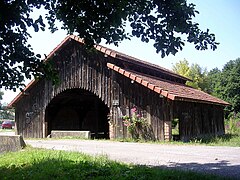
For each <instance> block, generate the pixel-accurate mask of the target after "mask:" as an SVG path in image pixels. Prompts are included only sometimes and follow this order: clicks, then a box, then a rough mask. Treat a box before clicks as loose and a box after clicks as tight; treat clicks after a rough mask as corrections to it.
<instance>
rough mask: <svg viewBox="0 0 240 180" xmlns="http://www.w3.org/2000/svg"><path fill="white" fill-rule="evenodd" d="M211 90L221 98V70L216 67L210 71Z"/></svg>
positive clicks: (210, 91) (211, 92)
mask: <svg viewBox="0 0 240 180" xmlns="http://www.w3.org/2000/svg"><path fill="white" fill-rule="evenodd" d="M207 76H208V80H209V90H208V92H209V93H210V94H212V95H214V96H217V97H219V98H221V95H220V93H221V79H222V78H221V71H220V70H219V69H218V68H214V69H212V70H210V71H209V72H208V75H207Z"/></svg>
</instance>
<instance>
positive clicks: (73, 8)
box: [0, 0, 218, 89]
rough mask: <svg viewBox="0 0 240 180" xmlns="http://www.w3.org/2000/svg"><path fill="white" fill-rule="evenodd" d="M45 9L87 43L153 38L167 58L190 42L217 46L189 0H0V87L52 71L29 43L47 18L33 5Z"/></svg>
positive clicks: (52, 22) (203, 46) (201, 47)
mask: <svg viewBox="0 0 240 180" xmlns="http://www.w3.org/2000/svg"><path fill="white" fill-rule="evenodd" d="M41 7H42V8H45V9H46V10H47V11H48V14H47V15H46V19H47V22H48V24H49V27H50V30H51V31H52V32H54V31H56V30H57V29H58V28H59V27H55V21H56V20H59V21H61V22H62V23H63V27H61V28H63V29H66V30H68V32H69V33H77V34H78V36H79V37H81V38H83V39H84V41H85V43H86V45H87V46H88V47H91V46H92V45H93V44H94V43H100V42H101V40H102V39H105V40H106V42H107V43H114V44H115V45H118V43H119V42H120V41H122V40H123V39H129V38H131V37H133V36H134V37H138V38H141V40H142V41H143V42H149V41H150V40H152V42H153V46H154V47H155V48H156V52H157V53H159V52H160V53H161V55H162V57H164V56H165V55H169V54H170V53H171V54H175V53H177V52H178V51H179V50H182V48H183V46H184V44H185V42H190V43H193V44H194V45H195V47H196V49H198V50H205V49H208V48H211V49H213V50H215V49H216V48H217V44H218V43H217V42H216V41H215V36H214V34H211V33H209V30H208V29H207V30H206V31H202V30H200V29H199V26H198V24H197V23H195V22H193V20H192V18H193V17H195V14H197V13H198V12H197V11H196V10H195V5H194V4H192V3H190V4H187V2H186V0H171V1H165V0H119V1H113V0H104V1H102V0H91V1H90V0H81V1H76V0H71V1H70V0H0V58H1V59H0V68H1V74H0V87H5V88H8V89H15V88H17V87H21V86H22V85H23V83H22V82H23V80H24V77H26V78H31V76H32V75H33V76H41V75H44V74H46V73H49V72H46V68H45V66H43V64H42V62H41V60H40V56H39V55H38V54H34V52H33V49H32V48H31V45H29V44H28V43H27V40H28V38H30V37H31V36H30V34H29V33H28V29H29V28H33V29H34V30H35V31H36V32H38V31H39V30H44V29H45V23H44V21H43V19H44V17H42V16H41V15H40V16H39V17H38V18H37V19H33V18H32V17H31V12H32V11H33V9H34V8H41ZM126 22H129V23H130V26H131V28H132V32H131V33H130V34H128V33H127V32H126V31H125V25H126ZM181 34H183V35H185V36H184V37H185V38H183V36H180V35H181Z"/></svg>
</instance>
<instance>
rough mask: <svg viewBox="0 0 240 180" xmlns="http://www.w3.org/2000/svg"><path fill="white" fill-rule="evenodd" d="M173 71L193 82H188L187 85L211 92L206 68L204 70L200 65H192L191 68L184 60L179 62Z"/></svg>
mask: <svg viewBox="0 0 240 180" xmlns="http://www.w3.org/2000/svg"><path fill="white" fill-rule="evenodd" d="M172 69H173V71H174V72H175V73H177V74H179V75H182V76H184V77H187V78H189V79H190V80H192V81H187V82H186V84H187V85H189V86H191V87H193V88H195V89H199V90H203V91H205V92H208V91H209V81H208V76H207V70H206V68H202V67H200V66H199V65H198V64H192V65H191V66H190V65H189V62H188V61H187V60H186V59H184V60H182V61H179V62H177V63H176V64H175V65H174V66H173V68H172Z"/></svg>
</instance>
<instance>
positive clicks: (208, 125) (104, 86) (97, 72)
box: [16, 41, 224, 140]
mask: <svg viewBox="0 0 240 180" xmlns="http://www.w3.org/2000/svg"><path fill="white" fill-rule="evenodd" d="M52 61H53V62H54V63H53V64H54V66H56V68H57V69H58V70H59V72H60V73H59V77H60V83H59V84H58V85H55V86H53V85H52V82H51V81H48V80H46V79H42V80H39V81H38V82H37V83H36V84H35V85H34V86H33V87H30V88H29V89H28V90H27V92H26V93H25V94H26V95H25V96H24V97H23V98H21V99H20V100H19V101H18V102H17V104H16V123H17V133H18V134H20V135H22V136H24V137H33V138H42V137H46V136H47V135H48V134H47V132H46V131H45V130H46V129H47V126H48V124H47V122H45V110H46V107H47V106H48V104H49V103H50V101H51V100H52V99H53V98H54V97H56V96H57V95H58V94H60V93H61V92H63V91H65V90H67V89H72V88H80V89H84V90H87V91H89V92H92V93H93V94H95V95H96V96H97V97H99V99H101V100H102V102H104V103H105V105H107V106H108V108H109V110H110V114H109V118H110V125H111V126H110V129H109V131H110V136H111V137H112V138H127V137H129V134H128V132H127V128H126V127H125V126H124V125H123V120H122V116H124V115H131V108H133V107H136V108H137V110H138V112H139V113H140V114H141V115H142V116H144V117H145V118H146V119H147V121H148V122H149V124H151V125H150V127H149V131H150V132H151V133H150V134H151V135H152V139H156V140H164V139H171V120H172V119H173V118H174V117H178V118H179V119H180V134H181V136H182V138H184V137H194V136H197V135H201V134H222V133H224V125H223V109H222V107H221V106H214V105H207V104H201V103H198V104H197V103H190V102H180V101H177V102H172V101H170V100H167V99H166V98H164V97H160V96H159V94H157V93H155V92H153V91H152V90H150V89H147V88H146V87H144V86H142V85H140V84H138V83H137V82H133V83H132V82H131V80H130V79H128V78H126V77H124V76H123V75H121V74H119V73H117V72H115V71H113V70H111V69H108V68H107V66H106V64H107V62H110V63H115V60H114V59H113V58H111V57H107V56H104V55H103V54H101V53H97V52H95V51H93V52H89V51H86V50H84V49H83V48H82V47H81V46H79V44H78V43H76V42H74V41H70V42H69V44H68V45H66V47H63V48H62V50H60V51H58V53H56V54H55V55H54V57H53V58H52ZM169 128H170V130H169ZM167 136H168V137H167Z"/></svg>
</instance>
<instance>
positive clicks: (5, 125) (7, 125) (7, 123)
mask: <svg viewBox="0 0 240 180" xmlns="http://www.w3.org/2000/svg"><path fill="white" fill-rule="evenodd" d="M12 127H13V123H12V121H3V123H2V129H12Z"/></svg>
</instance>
